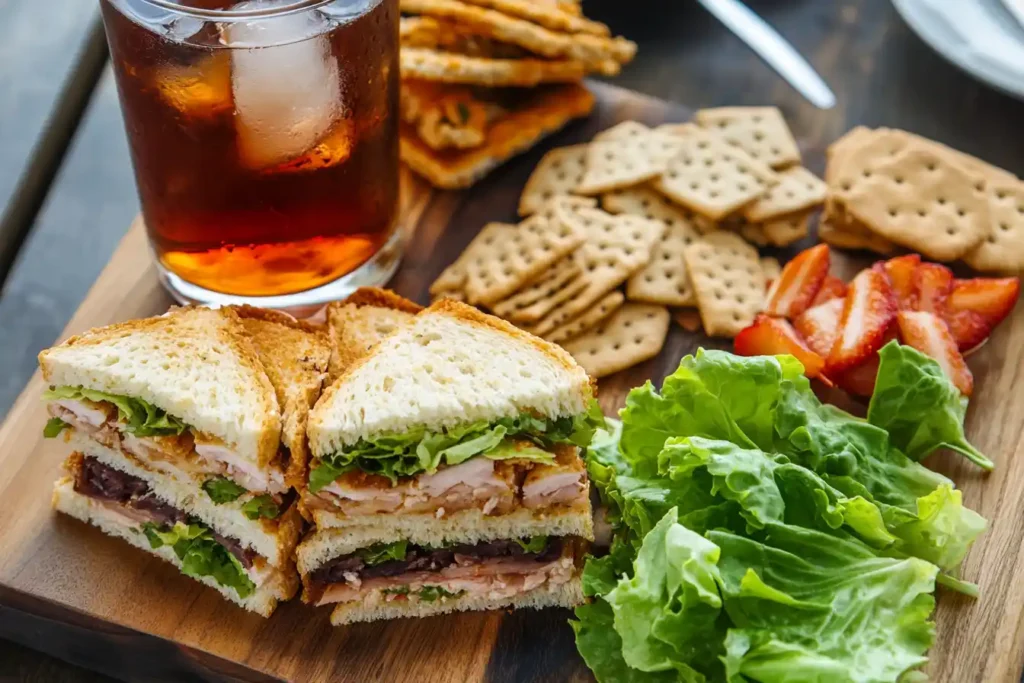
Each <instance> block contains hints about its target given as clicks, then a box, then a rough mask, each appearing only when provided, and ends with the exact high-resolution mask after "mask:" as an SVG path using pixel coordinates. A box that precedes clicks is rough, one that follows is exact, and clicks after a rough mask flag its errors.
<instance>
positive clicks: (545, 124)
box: [399, 84, 594, 189]
mask: <svg viewBox="0 0 1024 683" xmlns="http://www.w3.org/2000/svg"><path fill="white" fill-rule="evenodd" d="M593 107H594V96H593V95H592V94H591V93H590V91H588V90H587V89H586V88H584V87H583V86H581V85H576V84H573V85H566V86H559V87H557V88H553V89H548V90H545V91H543V92H540V93H538V94H537V95H536V96H535V97H534V98H532V99H531V100H530V102H529V103H528V104H527V105H525V106H524V108H523V109H518V110H516V111H513V112H511V113H509V114H508V115H506V116H504V117H502V118H500V119H499V120H497V121H495V122H494V123H493V124H492V125H491V126H490V128H489V129H488V131H487V141H486V142H484V144H483V145H481V146H479V147H475V148H473V149H469V150H443V151H438V150H434V149H431V148H430V147H429V146H428V145H426V144H425V143H424V142H423V141H422V140H420V139H419V136H418V135H417V134H416V132H415V130H409V129H408V128H406V127H405V126H403V127H402V128H401V129H400V134H399V154H400V156H401V159H402V161H403V162H405V163H406V164H407V165H408V166H409V168H411V169H412V170H413V171H415V172H416V173H418V174H419V175H421V176H423V177H425V178H426V179H427V180H428V181H430V183H431V184H432V185H434V186H435V187H440V188H444V189H459V188H464V187H469V186H470V185H472V184H473V183H475V182H476V181H477V180H479V179H480V178H482V177H483V176H485V175H487V173H489V172H490V171H491V169H493V168H494V167H496V166H498V165H499V164H501V163H502V162H504V161H505V160H507V159H509V158H510V157H513V156H515V155H516V154H518V153H520V152H522V151H524V150H526V149H529V148H530V147H532V146H533V145H534V144H536V143H537V141H538V140H540V139H541V138H543V137H544V136H546V135H550V134H551V133H553V132H555V131H556V130H559V129H560V128H562V126H564V125H565V124H567V123H568V122H569V121H571V120H572V119H574V118H578V117H580V116H586V115H587V114H589V113H590V110H591V109H593Z"/></svg>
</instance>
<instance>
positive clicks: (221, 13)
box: [142, 0, 334, 21]
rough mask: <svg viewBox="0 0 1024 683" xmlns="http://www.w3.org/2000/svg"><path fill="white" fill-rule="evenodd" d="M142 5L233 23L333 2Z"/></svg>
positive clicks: (151, 0)
mask: <svg viewBox="0 0 1024 683" xmlns="http://www.w3.org/2000/svg"><path fill="white" fill-rule="evenodd" d="M142 2H143V3H144V4H147V5H152V6H154V7H159V8H161V9H165V10H169V11H171V12H175V13H177V14H182V15H185V16H190V17H196V18H199V19H214V20H220V21H235V20H239V19H261V18H267V17H278V16H283V15H286V14H292V13H294V12H301V11H303V10H308V9H313V8H316V7H320V6H321V5H327V4H329V3H331V2H334V0H294V2H289V3H287V4H283V5H275V6H271V7H259V8H252V9H245V10H233V9H205V8H202V7H189V6H188V5H184V4H182V3H181V2H179V1H177V0H142Z"/></svg>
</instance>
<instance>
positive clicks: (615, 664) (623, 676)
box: [569, 598, 678, 683]
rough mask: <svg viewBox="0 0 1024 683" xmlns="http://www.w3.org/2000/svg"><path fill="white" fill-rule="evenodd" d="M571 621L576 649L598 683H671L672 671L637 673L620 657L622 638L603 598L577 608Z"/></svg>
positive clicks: (610, 610) (609, 608)
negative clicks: (574, 617) (573, 619)
mask: <svg viewBox="0 0 1024 683" xmlns="http://www.w3.org/2000/svg"><path fill="white" fill-rule="evenodd" d="M575 614H576V620H575V621H570V622H569V625H570V626H572V630H573V632H574V633H575V634H576V649H577V650H579V652H580V656H582V657H583V661H585V662H586V663H587V666H588V667H590V670H591V671H593V672H594V678H596V679H597V680H598V682H599V683H673V682H674V681H677V680H678V679H677V677H676V672H675V671H658V672H647V671H638V670H637V669H634V668H632V667H630V666H629V665H628V664H626V660H625V659H624V658H623V656H622V638H621V637H620V636H619V633H618V631H616V630H615V625H614V619H615V617H614V614H613V613H612V608H611V606H610V605H609V604H608V603H607V602H605V601H604V600H602V599H600V598H599V599H597V600H594V601H593V602H591V603H589V604H586V605H580V606H579V607H577V608H576V612H575Z"/></svg>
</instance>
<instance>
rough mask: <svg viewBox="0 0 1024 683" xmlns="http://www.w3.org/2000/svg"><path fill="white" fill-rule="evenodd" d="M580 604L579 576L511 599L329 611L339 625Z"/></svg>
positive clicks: (405, 602)
mask: <svg viewBox="0 0 1024 683" xmlns="http://www.w3.org/2000/svg"><path fill="white" fill-rule="evenodd" d="M581 604H583V584H582V581H581V580H580V577H578V576H577V577H574V578H573V579H571V580H569V581H567V582H565V583H560V584H553V585H549V584H544V585H542V586H540V587H538V588H534V589H533V590H529V591H524V592H522V593H518V594H516V595H514V596H512V597H510V598H492V597H490V596H488V595H473V594H467V595H463V596H460V597H457V598H443V599H440V600H436V601H434V602H425V601H422V600H420V601H417V602H413V601H411V600H394V601H392V602H356V603H341V604H339V605H338V606H337V607H335V608H334V611H333V612H331V624H333V625H334V626H341V625H344V624H353V623H357V622H364V621H377V620H379V619H399V618H402V617H429V616H432V615H435V614H450V613H452V612H467V611H471V610H472V611H480V612H483V611H490V610H498V609H508V608H516V609H518V608H524V607H529V608H532V609H542V608H544V607H576V606H577V605H581Z"/></svg>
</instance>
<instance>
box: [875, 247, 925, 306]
mask: <svg viewBox="0 0 1024 683" xmlns="http://www.w3.org/2000/svg"><path fill="white" fill-rule="evenodd" d="M920 263H921V257H920V256H919V255H918V254H907V255H906V256H897V257H896V258H891V259H889V260H888V261H883V262H882V269H883V270H885V273H886V275H888V276H889V282H891V283H892V291H893V294H894V295H895V296H896V304H897V305H898V306H899V307H900V310H901V311H912V310H914V308H915V306H916V303H915V297H914V292H915V289H914V271H916V270H917V266H918V265H919V264H920Z"/></svg>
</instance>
